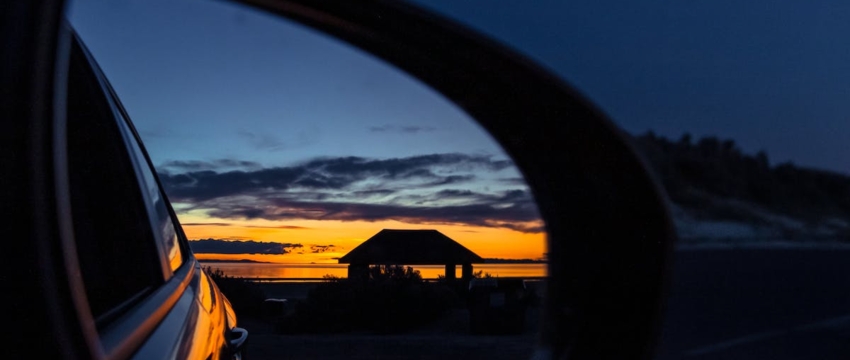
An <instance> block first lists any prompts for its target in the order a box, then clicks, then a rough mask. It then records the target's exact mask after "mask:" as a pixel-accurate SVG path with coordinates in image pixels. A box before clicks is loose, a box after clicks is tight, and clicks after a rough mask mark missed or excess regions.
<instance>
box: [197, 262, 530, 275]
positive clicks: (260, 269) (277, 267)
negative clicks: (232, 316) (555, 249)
mask: <svg viewBox="0 0 850 360" xmlns="http://www.w3.org/2000/svg"><path fill="white" fill-rule="evenodd" d="M202 263H203V261H202ZM203 265H204V266H210V267H212V268H213V269H216V268H218V269H221V270H222V271H224V273H225V274H227V275H229V276H238V277H248V278H321V277H322V276H324V275H334V276H337V277H346V276H348V264H250V263H231V262H215V263H203ZM413 268H414V269H416V270H419V272H420V273H421V274H422V277H423V278H425V279H436V278H437V276H438V275H443V274H444V273H445V267H443V266H440V265H419V266H414V267H413ZM473 270H474V271H475V272H478V271H483V272H484V273H489V274H491V275H493V276H500V277H539V276H546V264H542V263H537V264H476V265H473ZM456 273H457V275H458V276H460V269H459V267H458V269H457V270H456Z"/></svg>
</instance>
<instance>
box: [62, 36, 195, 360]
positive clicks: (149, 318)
mask: <svg viewBox="0 0 850 360" xmlns="http://www.w3.org/2000/svg"><path fill="white" fill-rule="evenodd" d="M69 32H70V36H71V41H73V42H75V43H76V44H77V45H79V47H80V48H81V50H82V52H83V55H84V56H85V60H86V61H87V65H88V66H90V67H91V69H92V71H93V74H94V77H95V78H96V81H97V84H98V85H99V86H100V88H101V90H102V92H103V94H104V97H105V99H104V100H105V101H107V102H108V105H109V106H110V108H111V110H112V111H113V120H114V121H116V125H117V126H118V128H119V130H120V133H121V136H122V139H121V140H122V143H123V145H124V146H125V148H126V149H127V152H128V155H129V157H130V160H131V162H133V168H134V174H133V176H134V178H135V179H136V184H137V186H138V187H139V190H140V191H141V192H142V198H143V201H144V203H145V208H146V213H147V215H148V224H147V225H148V226H149V227H151V229H152V232H153V233H156V225H155V223H154V221H155V220H154V219H153V218H152V217H153V216H155V215H154V214H155V209H152V206H153V204H152V203H151V199H150V195H149V194H148V193H147V191H146V189H145V188H144V185H143V184H144V179H143V178H142V176H143V175H142V174H141V173H140V170H141V168H140V167H141V166H148V167H149V169H154V168H153V166H152V164H151V162H150V159H149V156H148V154H147V151H146V150H145V148H144V144H143V143H142V142H141V138H140V137H139V135H138V133H137V132H136V130H135V128H134V127H133V124H132V123H131V122H130V120H129V117H128V116H127V113H126V111H125V110H124V108H123V105H121V102H120V101H119V100H118V97H117V96H116V94H115V92H114V90H113V89H112V86H111V85H110V84H109V81H108V80H107V79H106V77H105V75H104V74H103V72H102V70H101V69H100V67H99V65H98V64H97V62H96V61H95V60H94V57H93V56H92V55H91V53H90V52H89V50H88V49H87V48H86V46H85V43H84V42H83V41H82V40H81V39H80V37H79V36H78V35H77V34H76V33H75V32H74V31H73V30H72V29H70V30H69ZM68 55H70V52H69V53H68ZM66 120H67V119H66ZM121 124H123V126H122V125H121ZM133 139H134V140H135V141H136V143H137V145H138V146H139V148H140V150H141V153H142V154H143V156H144V157H145V158H144V159H138V158H137V156H136V155H135V154H134V151H133V150H132V149H131V148H130V146H131V144H130V143H129V141H131V140H133ZM63 145H65V144H63ZM152 171H153V170H152ZM153 173H154V178H155V179H156V186H157V189H158V190H159V192H160V195H161V196H162V199H163V201H164V203H165V206H166V209H167V211H168V215H169V217H170V218H171V222H172V224H173V225H174V227H175V232H176V234H177V239H178V246H179V247H180V251H181V255H182V259H183V262H182V264H181V266H180V267H178V268H177V269H176V270H175V271H173V272H172V270H171V268H170V266H169V265H168V262H167V261H168V260H167V258H166V257H165V253H164V251H163V248H162V246H163V245H162V243H161V241H159V240H158V239H156V237H154V238H152V239H150V240H151V241H154V242H155V245H156V247H157V249H158V251H157V254H158V257H157V260H158V261H159V262H160V267H161V269H162V282H160V283H158V284H157V285H156V287H155V288H154V289H153V290H152V291H150V292H147V293H145V294H144V295H143V296H141V298H140V299H138V301H135V302H134V304H132V305H131V306H129V307H128V308H126V309H122V312H121V314H120V316H118V317H117V318H115V319H114V320H112V321H111V322H109V323H108V324H107V325H106V326H105V327H104V328H103V329H101V330H100V331H98V332H97V333H96V338H97V340H98V343H99V345H100V350H101V351H100V352H99V353H102V354H104V355H105V356H106V357H108V358H126V357H129V356H130V355H132V353H133V352H135V351H136V349H138V348H139V347H140V346H141V345H142V344H143V343H144V341H145V339H146V338H147V337H148V336H149V335H150V334H151V333H153V332H154V330H155V329H156V328H157V326H158V325H159V324H160V323H161V322H162V321H163V320H164V319H165V318H166V316H167V315H168V313H169V312H170V311H171V309H172V308H173V307H174V306H175V305H176V304H177V302H178V300H179V299H180V297H181V296H182V295H183V294H184V293H185V292H186V291H187V289H190V287H189V285H190V282H191V281H192V279H193V278H194V277H195V274H196V272H197V271H198V270H197V266H191V265H190V264H195V265H197V264H196V261H194V256H192V255H191V252H190V251H189V249H188V243H187V240H186V236H185V234H184V233H183V230H182V227H181V226H180V223H179V221H178V220H177V216H176V214H175V212H174V210H173V208H172V207H171V204H170V202H169V201H168V198H167V197H166V195H165V192H164V191H163V190H162V185H161V184H160V181H159V178H158V176H157V175H156V172H155V171H154V172H153ZM86 307H87V304H86ZM85 315H88V317H87V318H86V316H85ZM81 317H82V318H83V319H81V320H82V321H83V322H86V323H89V324H92V325H93V323H94V318H93V317H92V316H91V313H88V314H82V316H81ZM175 341H177V339H175Z"/></svg>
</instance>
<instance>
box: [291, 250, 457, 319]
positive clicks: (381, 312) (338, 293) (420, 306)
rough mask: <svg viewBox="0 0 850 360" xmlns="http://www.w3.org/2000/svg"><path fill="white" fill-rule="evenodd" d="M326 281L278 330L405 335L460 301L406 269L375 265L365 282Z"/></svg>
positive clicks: (448, 292)
mask: <svg viewBox="0 0 850 360" xmlns="http://www.w3.org/2000/svg"><path fill="white" fill-rule="evenodd" d="M327 279H328V282H326V283H324V284H321V285H319V286H317V287H315V288H314V289H313V290H311V291H310V293H309V294H308V295H307V300H306V301H305V302H303V303H301V304H298V306H297V307H296V311H295V314H294V316H292V317H290V318H288V319H286V320H285V321H284V323H282V324H280V326H279V327H278V329H279V330H280V331H282V332H288V333H290V332H342V331H364V330H365V331H373V332H378V333H396V332H404V331H407V330H411V329H414V328H416V327H419V326H421V325H425V324H427V323H429V322H430V321H433V320H435V319H436V318H438V317H439V316H440V315H442V314H443V313H445V311H446V310H448V309H449V308H451V307H452V306H453V305H454V304H456V303H457V301H458V299H457V295H456V294H455V293H454V292H453V291H452V290H451V289H449V288H448V287H446V286H444V285H442V284H431V283H426V282H424V281H423V280H422V277H421V276H420V274H419V272H418V271H415V270H413V269H412V268H410V267H407V268H405V267H401V266H393V265H390V266H375V267H372V268H370V269H369V276H368V278H367V279H362V280H354V279H338V278H327Z"/></svg>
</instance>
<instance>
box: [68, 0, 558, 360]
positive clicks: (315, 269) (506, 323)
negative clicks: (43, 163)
mask: <svg viewBox="0 0 850 360" xmlns="http://www.w3.org/2000/svg"><path fill="white" fill-rule="evenodd" d="M69 16H70V20H71V23H72V25H73V26H74V28H75V30H76V31H77V32H78V34H79V36H80V37H81V39H82V40H83V42H85V44H86V45H87V47H88V48H89V50H90V51H91V53H92V55H93V56H94V58H95V59H96V61H97V62H98V63H99V65H100V67H101V68H102V70H103V72H104V73H105V75H106V77H107V78H108V79H109V81H110V82H111V84H112V86H113V87H114V88H115V91H116V93H117V95H118V97H119V98H120V100H121V101H122V103H123V105H124V106H125V108H126V109H127V112H128V113H129V115H130V117H131V119H132V121H133V123H134V124H135V126H136V128H137V130H138V132H139V133H140V135H141V137H142V139H143V141H144V144H145V146H146V148H147V150H148V152H149V154H150V157H151V160H152V162H153V163H154V165H155V166H156V168H157V171H158V173H159V178H160V181H161V183H162V185H163V186H164V188H165V191H166V193H167V195H168V197H169V200H170V201H171V202H172V205H173V207H174V208H175V211H176V212H177V214H178V217H179V219H180V222H181V225H182V226H183V229H184V231H185V233H186V234H187V236H188V237H189V238H190V245H191V248H192V250H193V252H194V254H195V256H196V257H197V258H198V259H199V260H200V261H201V263H202V264H203V265H205V266H209V267H210V270H212V272H213V274H216V269H217V270H220V271H221V272H223V274H224V275H227V276H236V277H242V278H245V279H246V280H245V281H246V282H248V283H251V284H253V285H254V286H257V287H260V288H262V290H263V291H264V293H263V297H265V298H278V297H285V298H288V299H290V300H293V301H307V294H308V291H309V290H310V289H313V288H315V287H316V286H325V285H328V284H331V285H334V284H336V285H338V284H345V283H347V282H346V279H348V280H351V279H350V278H351V277H353V276H355V275H356V276H366V277H368V278H369V279H372V280H375V281H377V280H381V279H386V278H391V279H401V280H399V281H412V282H413V283H415V284H416V286H418V288H417V289H419V290H416V291H418V294H420V295H417V296H415V297H412V295H410V294H406V293H404V294H400V295H399V294H396V295H392V296H395V297H397V298H398V299H397V301H395V300H394V301H393V303H401V304H402V305H387V304H383V305H381V306H385V307H386V306H401V307H402V309H400V310H398V311H400V312H401V313H402V314H406V315H404V316H399V317H398V319H396V320H393V321H384V320H380V321H379V320H378V319H384V318H385V316H382V315H381V316H379V315H378V314H373V313H369V311H379V310H380V309H379V308H376V309H371V310H370V309H366V310H364V309H344V308H343V309H341V310H340V313H341V314H342V315H340V316H338V317H337V318H336V319H331V320H327V319H326V320H325V321H326V322H325V323H322V322H321V321H319V320H315V319H318V318H319V317H318V316H314V317H312V318H311V319H313V320H304V319H305V317H310V316H311V314H290V315H292V318H291V319H289V320H287V322H285V323H284V324H281V323H275V324H271V325H272V326H267V325H269V324H268V322H265V323H264V319H258V323H260V325H257V326H259V327H260V328H261V329H264V330H257V329H253V331H254V332H255V333H256V332H257V331H261V332H262V331H269V332H274V331H278V332H285V333H288V334H300V333H302V332H322V331H324V330H329V329H336V330H338V329H339V328H345V329H350V330H351V331H373V332H375V333H380V332H386V331H394V330H399V331H401V330H403V331H415V332H420V333H421V332H423V331H424V332H429V331H430V333H432V334H435V335H446V334H454V335H457V334H463V335H464V336H466V335H469V334H470V333H488V332H491V331H495V332H506V333H511V334H513V336H512V337H509V338H505V339H504V343H505V344H513V343H516V344H517V345H516V346H514V347H511V346H508V345H506V346H505V347H503V348H499V347H496V348H494V349H492V351H494V356H496V355H499V356H502V357H504V356H508V357H505V358H516V357H517V356H526V355H527V354H526V352H527V351H528V350H530V348H531V344H532V342H533V334H534V332H535V330H536V328H535V325H536V316H537V305H538V302H539V298H540V296H541V295H542V291H543V280H544V277H545V275H546V263H545V246H546V245H545V238H546V234H545V230H544V224H543V222H542V220H541V219H540V217H539V214H538V211H537V207H536V204H535V202H534V200H533V198H532V195H531V193H530V191H529V188H528V186H527V185H526V183H525V181H524V179H523V177H522V175H521V174H520V173H519V171H518V170H517V169H516V167H515V166H514V164H513V163H512V161H511V159H510V157H508V156H507V155H506V154H505V153H504V152H503V150H502V149H501V148H500V147H499V145H498V144H496V143H495V142H494V141H493V139H492V138H491V137H490V136H489V135H488V134H487V133H486V132H485V131H484V130H482V128H480V127H479V126H478V125H477V124H476V123H475V122H474V121H473V120H472V119H471V118H469V116H468V115H466V114H465V113H464V112H463V111H462V110H460V109H459V108H458V107H457V106H455V105H454V104H452V103H450V102H448V101H447V100H446V99H444V98H443V97H442V96H441V95H440V94H438V93H436V92H434V91H433V90H431V89H430V88H428V87H426V86H424V85H423V84H421V83H420V82H418V81H417V80H415V79H413V78H411V77H410V76H408V75H406V74H405V73H403V72H400V71H398V70H397V69H395V68H393V67H391V66H389V65H387V64H385V63H383V62H381V61H378V60H376V59H375V58H373V57H371V56H370V55H368V54H365V53H363V52H362V51H359V50H357V49H354V48H352V47H350V46H348V45H346V44H344V43H341V42H339V41H336V40H334V39H331V38H329V37H326V36H324V35H321V34H318V33H316V32H314V31H312V30H309V29H306V28H304V27H301V26H299V25H295V24H292V23H289V22H287V21H285V20H283V19H280V18H277V17H274V16H270V15H266V14H263V13H259V12H257V11H255V10H253V9H250V8H246V7H242V6H238V5H234V4H229V3H224V2H209V3H203V4H201V3H196V2H183V1H180V2H159V1H157V2H141V1H85V2H84V1H80V2H76V3H74V4H73V6H72V7H71V11H70V15H69ZM384 230H393V231H384ZM402 230H409V231H402ZM412 230H421V231H412ZM382 237H385V238H386V239H383V238H382ZM382 239H383V240H382ZM367 240H370V241H367ZM371 240H375V241H371ZM381 241H384V242H386V241H390V242H395V243H398V242H403V243H404V244H405V245H404V246H402V248H397V247H392V246H395V245H392V244H391V245H392V246H390V247H387V246H389V245H381ZM368 244H372V245H370V246H375V247H376V248H377V249H379V250H380V251H387V252H390V251H394V252H400V253H404V254H409V255H405V256H412V258H410V259H411V260H407V263H405V262H403V261H396V262H394V263H386V262H385V261H386V259H383V258H380V259H369V258H365V259H364V258H362V257H361V256H359V255H357V254H354V253H352V250H354V249H356V248H358V246H361V245H363V246H366V245H368ZM464 251H466V252H464ZM458 253H460V254H461V255H462V256H465V257H463V260H442V258H441V257H445V256H460V255H457V254H458ZM348 255H350V257H346V256H348ZM417 256H418V257H417ZM435 256H436V257H438V258H437V259H436V260H435V259H434V257H435ZM351 259H354V260H351ZM405 259H407V258H405ZM422 259H425V260H422ZM370 261H372V262H370ZM377 265H393V266H389V267H387V266H383V267H381V266H377ZM394 265H400V266H403V267H401V268H398V267H395V266H394ZM362 266H365V268H363V267H362ZM404 266H410V267H411V269H408V268H406V267H404ZM217 274H218V276H221V275H222V273H217ZM214 279H215V277H214ZM338 286H342V285H338ZM352 286H353V285H352ZM222 290H223V291H224V292H225V295H227V293H226V292H227V291H228V289H226V288H225V287H222ZM337 290H339V289H338V288H337ZM337 290H334V291H337ZM329 291H330V290H329ZM339 291H341V290H339ZM423 294H424V295H423ZM366 296H372V297H375V298H376V299H382V298H386V297H387V296H386V294H378V293H375V294H368V295H366ZM392 296H390V297H392ZM259 300H260V301H262V300H264V299H259ZM354 300H355V299H345V298H344V297H342V298H339V299H336V300H332V299H324V300H323V299H321V298H320V299H319V300H315V301H338V302H340V304H336V305H333V306H339V307H343V306H346V305H344V304H342V303H346V302H348V303H349V304H350V303H356V302H355V301H354ZM361 300H363V299H361ZM372 300H374V299H372ZM231 301H233V298H232V297H231ZM370 301H371V300H370V299H365V300H363V302H365V303H375V304H378V305H380V302H377V300H375V301H371V302H370ZM520 303H521V304H520ZM517 304H519V305H517ZM236 305H237V304H234V306H236ZM254 305H256V306H260V304H259V303H256V304H254ZM378 305H376V306H378ZM515 305H516V306H515ZM506 306H507V307H514V306H515V310H514V312H513V313H511V314H512V315H510V316H512V318H510V319H500V316H501V315H494V314H493V313H487V311H489V310H488V309H491V310H492V309H494V308H505V307H506ZM238 310H239V309H238V308H237V311H238ZM346 311H348V312H346ZM358 312H363V313H367V314H366V315H363V314H360V315H358V314H355V313H358ZM482 314H483V315H482ZM312 315H315V314H312ZM357 316H372V317H371V318H369V319H367V320H365V322H366V323H367V324H365V325H364V319H362V318H359V317H357ZM425 317H427V318H425ZM526 320H527V321H526ZM368 323H376V324H377V325H374V324H373V325H368ZM493 324H496V325H493ZM500 329H501V330H500ZM248 330H249V331H252V329H251V328H248ZM468 340H469V341H468V342H466V343H462V344H460V345H458V346H467V347H469V346H471V347H477V346H479V345H480V344H479V343H481V342H482V341H484V342H486V341H487V340H486V338H481V337H475V336H472V335H470V336H469V337H468ZM251 342H252V344H251V346H252V349H251V353H252V357H253V356H254V355H255V354H264V353H265V354H269V355H273V353H274V350H268V349H267V350H262V349H258V348H262V347H263V346H264V345H262V342H261V341H258V340H257V338H256V337H253V338H252V340H251ZM411 344H412V345H410V346H413V347H414V348H413V350H411V352H409V353H410V354H411V355H412V356H414V357H415V358H419V357H418V356H419V355H417V354H419V353H418V352H417V351H426V350H427V349H428V348H433V346H431V345H433V344H431V345H429V346H419V345H416V343H415V342H413V343H411ZM429 344H430V343H429ZM333 349H334V347H333V346H330V351H334V350H333ZM500 349H501V350H500ZM506 349H507V350H506ZM313 350H316V349H313ZM446 351H448V350H446ZM488 351H489V350H488ZM453 353H459V352H453ZM518 353H522V354H518ZM397 355H398V354H393V355H392V356H397ZM305 356H306V355H305Z"/></svg>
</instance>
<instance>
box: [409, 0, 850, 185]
mask: <svg viewBox="0 0 850 360" xmlns="http://www.w3.org/2000/svg"><path fill="white" fill-rule="evenodd" d="M416 2H417V3H419V4H420V5H423V6H427V7H430V8H432V9H435V10H437V11H440V12H442V13H444V14H446V15H448V16H450V17H453V18H455V19H459V20H461V21H463V22H465V23H466V24H468V25H471V26H472V27H474V28H476V29H478V30H480V31H483V32H485V33H488V34H490V35H492V36H495V37H497V38H498V39H500V40H501V41H503V42H505V43H507V44H509V45H510V46H512V47H514V48H516V49H519V50H520V51H522V52H523V53H525V54H527V55H528V56H530V57H531V58H533V59H535V60H537V61H538V62H540V63H542V64H544V65H545V66H546V67H548V68H549V69H551V70H552V71H554V72H555V73H557V74H558V75H560V76H561V77H562V78H563V79H566V80H567V81H568V82H569V83H571V84H572V85H574V86H575V87H576V88H577V89H578V90H580V91H581V92H583V93H584V94H586V95H587V96H588V97H589V98H590V99H591V100H592V101H593V102H595V103H596V104H597V105H598V106H599V107H600V108H601V109H603V111H605V112H606V113H607V114H609V115H610V116H611V117H612V119H613V120H614V121H615V122H616V123H617V124H619V125H620V126H622V127H623V128H625V129H626V130H628V131H630V132H632V133H642V132H645V131H647V130H653V131H655V132H656V133H659V134H662V135H665V136H668V137H672V138H678V137H679V136H681V135H682V134H683V133H684V132H690V133H692V134H694V135H697V136H705V135H717V136H721V137H724V138H732V139H735V141H736V142H737V143H738V144H740V145H741V146H742V148H743V149H744V150H745V151H747V152H750V153H755V152H756V151H758V150H761V149H763V150H766V151H767V153H768V154H769V155H770V158H771V162H772V163H773V164H776V163H778V162H782V161H793V162H795V163H797V164H799V165H804V166H811V167H817V168H822V169H830V170H833V171H840V172H843V173H845V174H850V146H847V145H846V143H847V139H849V138H850V101H848V100H850V87H848V86H847V84H850V2H847V1H840V0H828V1H805V0H775V1H734V0H689V1H670V0H645V1H617V0H598V1H558V0H540V1H510V0H487V1H453V0H427V1H416Z"/></svg>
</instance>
